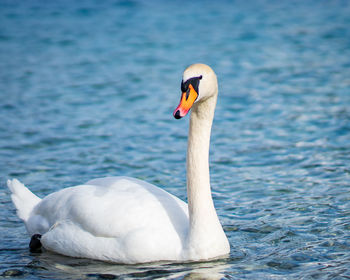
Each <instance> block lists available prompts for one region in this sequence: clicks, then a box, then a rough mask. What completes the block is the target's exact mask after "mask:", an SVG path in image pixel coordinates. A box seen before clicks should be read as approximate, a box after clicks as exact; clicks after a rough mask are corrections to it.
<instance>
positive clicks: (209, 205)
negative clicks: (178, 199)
mask: <svg viewBox="0 0 350 280" xmlns="http://www.w3.org/2000/svg"><path fill="white" fill-rule="evenodd" d="M216 99H217V98H216V95H215V96H213V97H211V98H208V99H207V100H205V101H202V102H201V103H199V104H195V105H196V106H194V107H193V108H192V113H191V119H190V128H189V136H188V137H189V138H188V150H187V195H188V210H189V219H190V232H189V244H188V245H189V249H190V254H192V255H194V256H197V255H199V256H200V258H203V259H204V258H210V254H211V253H210V250H213V249H214V248H213V247H215V246H219V245H218V244H219V243H220V242H221V241H222V243H225V244H224V245H222V246H224V247H225V246H227V244H228V243H227V238H226V236H225V234H224V232H223V230H222V227H221V224H220V222H219V219H218V217H217V214H216V211H215V208H214V203H213V199H212V196H211V189H210V175H209V144H210V132H211V126H212V122H213V118H214V110H215V105H216ZM205 254H209V255H208V256H206V255H205ZM216 254H217V253H216Z"/></svg>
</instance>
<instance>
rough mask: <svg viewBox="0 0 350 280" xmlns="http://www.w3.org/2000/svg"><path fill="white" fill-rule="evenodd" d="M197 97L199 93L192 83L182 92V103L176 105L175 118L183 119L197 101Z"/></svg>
mask: <svg viewBox="0 0 350 280" xmlns="http://www.w3.org/2000/svg"><path fill="white" fill-rule="evenodd" d="M197 97H198V93H197V92H196V90H195V89H194V88H193V86H192V85H191V84H190V85H189V86H188V90H187V91H186V92H183V93H182V95H181V100H180V104H179V106H177V107H176V109H175V111H174V113H173V115H174V117H175V119H181V118H182V117H184V116H186V115H187V113H188V111H189V110H190V109H191V107H192V105H193V103H194V102H195V101H196V99H197Z"/></svg>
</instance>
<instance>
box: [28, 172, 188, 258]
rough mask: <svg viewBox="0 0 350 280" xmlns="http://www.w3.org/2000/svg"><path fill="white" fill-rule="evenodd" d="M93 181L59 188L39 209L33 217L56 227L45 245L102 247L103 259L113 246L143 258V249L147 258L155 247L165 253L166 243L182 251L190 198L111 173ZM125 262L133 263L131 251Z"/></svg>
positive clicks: (79, 250)
mask: <svg viewBox="0 0 350 280" xmlns="http://www.w3.org/2000/svg"><path fill="white" fill-rule="evenodd" d="M88 183H89V185H82V186H77V187H73V188H67V189H63V190H61V191H59V192H56V193H53V194H51V195H49V196H47V197H46V198H44V199H43V200H42V201H41V202H40V203H39V204H38V206H37V207H36V208H35V209H34V211H33V212H34V213H33V217H34V216H36V217H41V219H42V220H45V223H41V224H45V225H47V226H48V227H50V230H48V229H47V230H48V231H47V233H45V234H44V236H43V245H44V247H46V246H47V248H48V249H51V250H53V251H56V252H59V253H62V254H65V255H71V256H82V257H89V258H91V257H92V256H91V254H93V253H92V252H100V253H98V255H99V256H100V257H99V258H98V259H103V255H108V256H109V250H112V248H110V247H111V246H113V249H114V250H119V251H120V252H122V253H123V254H125V252H128V253H127V254H128V258H129V259H135V258H140V256H139V254H140V252H141V254H142V251H144V252H145V257H147V258H151V255H152V254H150V252H154V254H158V258H159V254H162V253H163V254H164V251H166V250H164V248H167V250H168V251H169V252H168V253H171V252H172V253H171V254H172V255H175V254H178V253H179V250H181V248H182V247H183V246H182V245H183V242H184V239H185V236H186V235H187V231H188V212H187V205H186V203H184V202H183V201H181V200H180V199H178V198H176V197H175V196H173V195H171V194H169V193H167V192H165V191H164V190H162V189H160V188H157V187H155V186H153V185H151V184H148V183H146V182H143V181H140V180H137V179H132V178H126V177H114V178H111V177H110V178H102V179H96V180H92V181H89V182H88ZM59 248H62V249H59ZM70 248H71V249H70ZM106 248H110V249H109V250H107V249H106ZM140 248H144V250H140ZM61 250H63V251H64V252H61ZM106 250H107V251H106ZM146 252H147V253H146ZM79 254H80V255H79ZM114 255H116V256H117V258H119V257H121V256H120V255H118V254H116V253H115V254H114ZM93 258H96V257H93ZM165 259H166V258H165ZM112 261H116V260H112ZM120 261H122V262H130V260H129V261H128V260H126V257H125V256H124V257H123V259H121V260H120ZM146 261H149V259H147V260H146Z"/></svg>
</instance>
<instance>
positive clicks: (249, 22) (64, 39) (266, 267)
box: [0, 0, 350, 279]
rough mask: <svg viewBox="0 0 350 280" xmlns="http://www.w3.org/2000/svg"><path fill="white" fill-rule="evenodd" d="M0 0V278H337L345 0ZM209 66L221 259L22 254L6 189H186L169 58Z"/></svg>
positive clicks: (348, 64)
mask: <svg viewBox="0 0 350 280" xmlns="http://www.w3.org/2000/svg"><path fill="white" fill-rule="evenodd" d="M246 2H247V3H245V2H243V1H232V2H231V1H220V2H215V1H192V3H189V2H185V1H183V2H182V1H174V2H172V3H165V2H161V1H147V2H146V1H104V2H103V3H100V1H83V2H79V3H73V2H71V1H58V2H57V3H53V2H52V1H51V2H47V1H26V2H24V1H4V0H1V1H0V119H1V121H0V170H1V173H0V174H1V175H0V176H1V180H0V181H1V183H0V186H1V188H0V200H1V215H0V239H1V246H0V274H2V275H3V276H5V275H9V274H11V273H14V274H15V276H16V275H17V276H18V277H22V278H28V279H37V278H39V277H42V278H50V279H52V278H56V279H63V278H66V279H82V278H86V279H98V278H107V279H113V278H117V277H119V278H120V279H132V278H136V279H153V278H166V279H169V278H176V279H183V278H185V279H196V277H197V279H198V278H210V277H211V278H213V279H220V278H222V279H242V278H248V279H348V278H349V277H350V241H349V237H350V192H349V191H350V180H349V179H350V168H349V164H350V29H349V26H350V16H349V15H350V5H349V2H347V1H329V2H325V1H283V2H281V3H280V1H249V3H248V1H246ZM194 62H204V63H207V64H209V65H211V66H212V67H213V68H214V69H215V71H216V72H217V75H218V78H219V83H220V85H219V88H220V93H219V101H218V106H217V110H216V117H215V120H214V126H213V131H212V141H211V180H212V188H213V196H214V201H215V205H216V208H217V211H218V214H219V217H220V220H221V222H222V224H223V226H224V229H225V232H226V234H227V236H228V238H229V241H230V244H231V255H230V257H229V258H228V259H225V260H221V261H217V262H208V263H195V264H169V263H156V264H144V265H136V266H124V265H113V264H106V263H102V262H97V261H91V260H80V259H72V258H68V257H63V256H58V255H55V254H52V253H48V252H46V253H42V254H31V253H29V252H28V249H27V247H28V241H29V240H28V237H27V236H26V234H25V228H24V226H23V224H22V223H21V222H20V221H19V220H18V218H17V217H16V215H15V210H14V207H13V205H12V203H11V202H10V197H9V191H8V190H7V188H6V186H5V180H6V179H7V178H12V177H16V178H18V179H20V180H21V181H22V182H24V183H25V184H26V185H27V186H29V187H30V189H31V190H32V191H33V192H35V193H36V194H38V195H39V196H41V197H43V196H45V195H47V194H49V193H51V192H53V191H56V190H59V189H61V188H64V187H67V186H71V185H75V184H79V183H82V182H85V181H87V180H89V179H91V178H95V177H101V176H111V175H128V176H133V177H137V178H140V179H144V180H146V181H148V182H151V183H154V184H156V185H158V186H161V187H163V188H164V189H166V190H167V191H169V192H171V193H173V194H175V195H177V196H179V197H180V198H182V199H186V192H185V150H186V137H187V129H188V118H186V119H183V120H181V121H177V120H174V119H173V117H172V110H173V109H174V108H175V107H176V105H177V103H178V101H179V99H180V82H181V74H182V71H183V69H184V68H185V67H186V66H187V65H189V64H191V63H194Z"/></svg>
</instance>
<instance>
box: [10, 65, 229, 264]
mask: <svg viewBox="0 0 350 280" xmlns="http://www.w3.org/2000/svg"><path fill="white" fill-rule="evenodd" d="M181 89H182V92H183V93H182V96H181V100H180V104H179V106H178V107H177V108H176V109H175V111H174V117H175V118H177V119H179V118H181V117H183V116H185V115H186V114H187V113H188V111H189V110H190V109H191V107H192V113H191V118H190V128H189V137H188V151H187V195H188V205H187V204H186V203H185V202H183V201H182V200H180V199H178V198H176V197H175V196H173V195H171V194H169V193H168V192H166V191H164V190H162V189H160V188H158V187H156V186H154V185H151V184H149V183H146V182H143V181H140V180H138V179H134V178H128V177H106V178H99V179H94V180H91V181H88V182H87V183H85V184H84V185H79V186H75V187H71V188H66V189H63V190H60V191H58V192H55V193H52V194H50V195H48V196H46V197H45V198H43V199H40V198H38V197H37V196H35V195H34V194H33V193H32V192H30V191H29V190H28V189H27V188H26V187H25V186H24V185H23V184H22V183H20V182H19V181H18V180H16V179H14V180H12V181H11V180H8V182H7V184H8V187H9V189H10V190H11V192H12V196H11V197H12V201H13V203H14V205H15V206H16V208H17V215H18V216H19V218H20V219H22V220H23V221H24V223H25V226H26V228H27V231H28V233H29V234H30V235H31V236H32V240H31V245H30V246H31V247H32V249H35V248H37V247H40V246H41V245H42V246H43V247H44V248H46V249H47V250H51V251H54V252H57V253H59V254H63V255H66V256H71V257H81V258H91V259H97V260H102V261H109V262H115V263H128V264H132V263H143V262H153V261H160V260H164V261H176V262H184V261H199V260H209V259H213V258H219V257H226V256H227V254H228V253H229V251H230V246H229V242H228V240H227V238H226V236H225V233H224V231H223V229H222V227H221V224H220V222H219V219H218V217H217V214H216V211H215V208H214V204H213V200H212V197H211V191H210V178H209V159H208V156H209V143H210V131H211V125H212V121H213V117H214V110H215V105H216V99H217V93H218V87H217V79H216V75H215V73H214V71H213V70H212V69H211V68H210V67H209V66H207V65H204V64H193V65H191V66H189V67H188V68H187V69H186V70H185V71H184V74H183V79H182V84H181Z"/></svg>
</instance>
